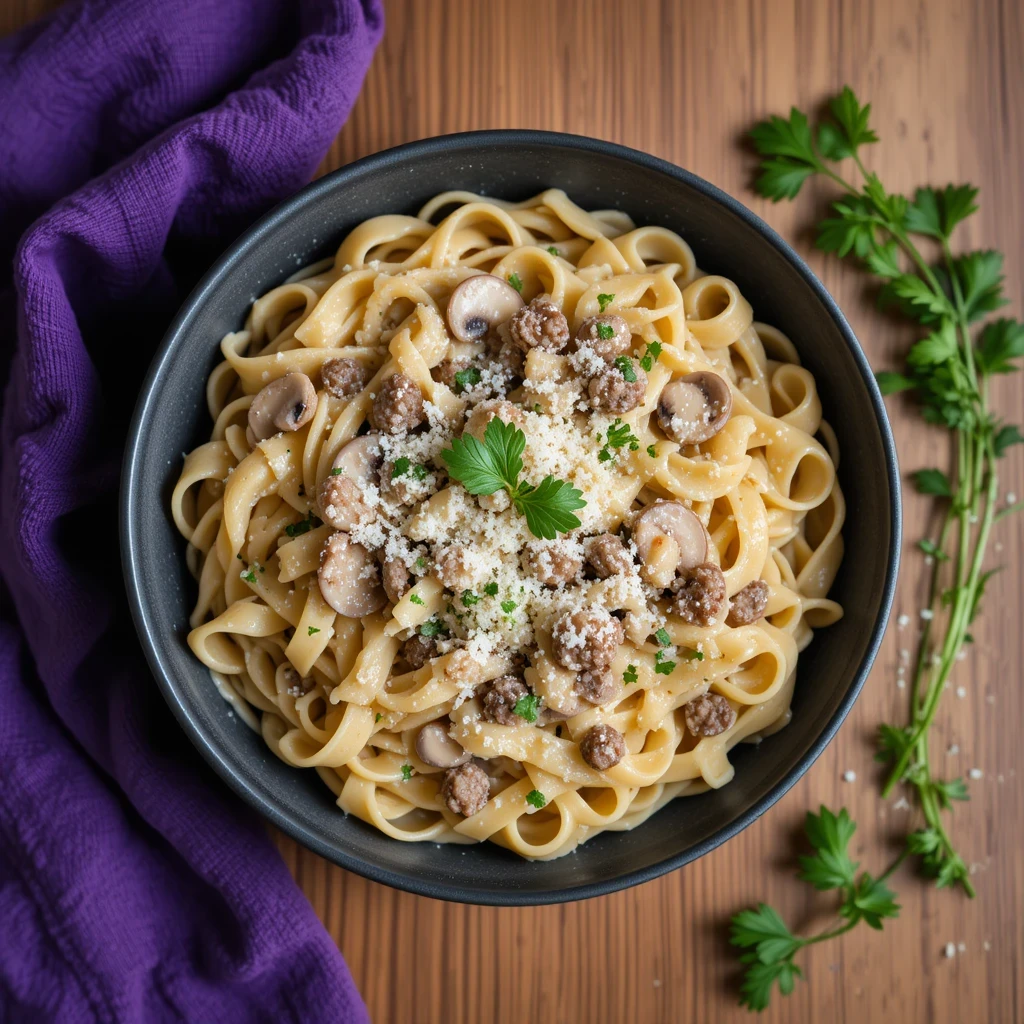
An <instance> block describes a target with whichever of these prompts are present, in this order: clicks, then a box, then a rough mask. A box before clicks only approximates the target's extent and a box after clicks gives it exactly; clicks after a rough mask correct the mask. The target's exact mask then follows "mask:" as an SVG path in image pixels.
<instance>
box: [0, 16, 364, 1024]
mask: <svg viewBox="0 0 1024 1024" xmlns="http://www.w3.org/2000/svg"><path fill="white" fill-rule="evenodd" d="M382 30H383V16H382V12H381V9H380V5H379V3H378V2H377V0H362V2H360V0H216V2H214V0H163V2H161V3H155V2H152V0H119V2H114V0H106V2H98V0H94V2H88V0H79V2H77V3H72V4H69V5H68V6H65V7H62V8H60V9H59V10H58V11H57V12H56V13H55V14H54V15H52V16H51V17H50V18H48V19H45V20H44V21H42V22H40V23H38V24H36V25H33V26H30V27H29V28H28V29H26V30H25V31H23V32H22V33H20V34H18V35H15V36H14V37H12V38H10V39H7V40H4V41H2V42H0V255H2V257H3V261H4V265H5V266H10V267H12V271H11V276H10V277H9V278H7V279H3V278H0V324H2V329H3V334H2V336H0V337H2V340H0V366H2V371H3V373H4V377H5V384H6V386H5V389H4V398H3V410H2V422H0V535H2V538H3V544H4V549H5V554H4V557H3V559H0V577H2V593H0V921H3V922H4V924H3V927H2V929H0V1019H3V1020H5V1021H6V1020H12V1021H17V1020H33V1021H39V1020H60V1021H78V1020H101V1021H160V1020H188V1021H249V1020H268V1021H269V1020H274V1021H281V1020H289V1021H291V1020H294V1021H300V1020H314V1019H315V1020H330V1021H362V1020H365V1019H366V1011H365V1007H364V1006H363V1003H362V1001H361V999H360V997H359V995H358V993H357V992H356V990H355V987H354V985H353V984H352V979H351V977H350V975H349V973H348V970H347V968H346V966H345V964H344V961H343V960H342V958H341V956H340V954H339V953H338V950H337V949H336V947H335V945H334V943H333V942H332V941H331V939H330V937H329V936H328V935H327V933H326V932H325V931H324V929H323V927H322V926H321V925H320V923H319V921H318V920H317V919H316V916H315V914H314V913H313V910H312V908H311V907H310V906H309V904H308V903H307V902H306V900H305V898H304V896H303V895H302V893H301V892H300V891H299V890H298V888H297V887H296V886H295V884H294V882H293V881H292V879H291V877H290V876H289V874H288V871H287V869H286V868H285V865H284V864H283V862H282V861H281V859H280V857H279V856H278V854H277V852H276V850H275V849H274V847H273V844H272V842H271V841H270V839H269V837H268V836H267V833H266V831H265V829H264V827H263V825H262V823H261V821H260V820H259V819H258V818H256V817H255V816H254V815H253V814H251V813H250V812H249V811H247V810H246V809H245V808H243V807H242V806H241V805H240V804H239V803H238V801H237V800H235V799H234V798H233V797H232V796H231V795H230V794H229V793H228V792H227V790H226V789H225V788H224V787H223V786H222V785H221V784H220V783H219V782H218V781H217V780H216V779H215V778H214V776H213V774H212V772H210V771H209V770H208V769H207V768H206V767H205V766H204V765H203V764H202V763H201V761H200V759H199V757H198V755H197V754H196V753H195V752H194V751H193V750H192V748H191V747H190V745H189V744H188V741H187V739H186V738H185V736H184V734H183V733H182V732H181V730H180V729H179V728H178V726H177V724H176V723H175V722H174V720H173V718H172V716H171V714H170V712H169V710H168V709H167V708H166V707H165V706H164V704H163V701H162V699H161V697H160V695H159V693H158V691H157V689H156V685H155V683H154V682H153V680H152V678H151V677H150V675H149V672H148V670H147V668H146V666H145V663H144V660H143V657H142V654H141V651H140V649H139V646H138V642H137V640H136V638H135V635H134V631H133V630H132V626H131V622H130V618H129V615H128V609H127V606H126V601H125V597H124V589H123V584H122V581H121V568H120V552H119V548H118V538H117V501H116V498H117V485H118V478H119V467H120V462H121V456H122V453H123V448H124V442H125V435H126V430H127V425H128V421H129V419H130V416H131V412H132V409H133V407H134V403H135V398H136V395H137V393H138V387H139V384H140V382H141V379H142V375H143V374H144V372H145V369H146V367H147V366H148V364H149V361H150V359H151V358H152V355H153V352H154V350H155V346H156V345H157V343H158V342H159V339H160V337H161V336H162V334H163V331H164V330H165V328H166V326H167V324H168V322H169V320H170V318H171V316H172V315H173V313H174V312H175V310H176V309H177V307H178V305H179V304H180V303H181V301H182V300H183V299H184V297H185V296H186V295H187V293H188V291H189V290H190V289H191V287H192V285H193V284H194V283H195V282H196V280H198V278H199V277H200V276H201V274H202V272H203V271H204V270H205V269H206V267H207V266H208V264H209V262H210V261H211V259H212V258H213V257H214V256H216V254H217V253H218V252H219V251H221V249H223V247H224V246H225V245H226V244H227V243H228V242H229V241H230V240H231V239H232V238H233V237H235V236H237V234H238V233H239V232H240V231H242V230H243V229H244V228H245V227H246V226H247V225H248V224H249V223H251V222H252V221H253V219H254V218H256V217H257V216H259V215H260V214H262V213H264V212H265V211H266V210H267V209H269V208H270V207H271V206H273V205H274V204H275V203H277V202H278V201H280V200H281V199H283V198H284V197H285V196H287V195H289V194H290V193H292V192H294V191H295V190H296V189H297V188H299V187H301V186H302V185H303V184H304V183H305V182H306V181H308V180H309V178H310V176H311V175H312V173H313V171H314V170H315V168H316V166H317V164H318V162H319V161H320V160H321V159H322V157H323V155H324V153H325V152H326V150H327V148H328V146H329V145H330V143H331V141H332V140H333V139H334V137H335V135H336V133H337V131H338V129H339V128H340V127H341V125H342V123H343V122H344V120H345V118H346V116H347V115H348V112H349V110H350V109H351V106H352V104H353V103H354V101H355V98H356V96H357V94H358V91H359V88H360V86H361V84H362V80H363V77H364V75H365V73H366V70H367V68H368V66H369V62H370V58H371V56H372V54H373V50H374V47H375V46H376V44H377V42H378V40H379V38H380V35H381V32H382ZM215 343H216V339H211V345H213V344H215ZM153 500H154V501H160V500H162V496H161V495H153Z"/></svg>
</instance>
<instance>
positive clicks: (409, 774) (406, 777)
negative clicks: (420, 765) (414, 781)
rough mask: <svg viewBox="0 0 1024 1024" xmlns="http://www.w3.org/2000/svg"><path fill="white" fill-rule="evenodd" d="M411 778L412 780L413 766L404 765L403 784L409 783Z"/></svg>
mask: <svg viewBox="0 0 1024 1024" xmlns="http://www.w3.org/2000/svg"><path fill="white" fill-rule="evenodd" d="M411 778H412V765H411V764H403V765H402V781H403V782H408V781H409V780H410V779H411Z"/></svg>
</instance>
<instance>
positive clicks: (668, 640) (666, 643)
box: [654, 626, 672, 647]
mask: <svg viewBox="0 0 1024 1024" xmlns="http://www.w3.org/2000/svg"><path fill="white" fill-rule="evenodd" d="M654 639H655V640H657V641H658V643H659V644H660V645H661V646H662V647H671V646H672V637H670V636H669V635H668V630H667V629H666V628H665V627H664V626H662V627H661V628H660V629H659V630H658V631H657V632H656V633H655V634H654Z"/></svg>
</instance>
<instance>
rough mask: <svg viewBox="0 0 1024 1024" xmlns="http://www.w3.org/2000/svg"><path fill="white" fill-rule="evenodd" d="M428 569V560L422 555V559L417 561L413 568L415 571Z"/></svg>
mask: <svg viewBox="0 0 1024 1024" xmlns="http://www.w3.org/2000/svg"><path fill="white" fill-rule="evenodd" d="M426 567H427V560H426V559H425V558H424V557H423V556H422V555H420V557H419V558H417V559H416V562H415V564H414V565H413V568H414V569H426Z"/></svg>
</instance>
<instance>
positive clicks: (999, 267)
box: [953, 249, 1006, 323]
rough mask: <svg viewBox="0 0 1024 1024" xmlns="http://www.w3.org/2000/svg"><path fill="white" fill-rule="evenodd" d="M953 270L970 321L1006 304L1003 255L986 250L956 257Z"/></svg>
mask: <svg viewBox="0 0 1024 1024" xmlns="http://www.w3.org/2000/svg"><path fill="white" fill-rule="evenodd" d="M953 273H954V274H955V275H956V278H957V280H958V281H959V283H960V288H961V290H962V291H963V299H964V306H965V309H966V314H967V321H968V323H972V322H973V321H975V320H978V319H980V318H981V317H983V316H985V314H986V313H991V312H992V311H993V310H996V309H998V308H999V307H1000V306H1005V305H1006V299H1005V298H1003V254H1002V253H1000V252H994V251H993V250H991V249H987V250H984V251H980V252H969V253H965V254H964V255H963V256H958V257H957V258H956V259H955V260H953Z"/></svg>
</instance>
